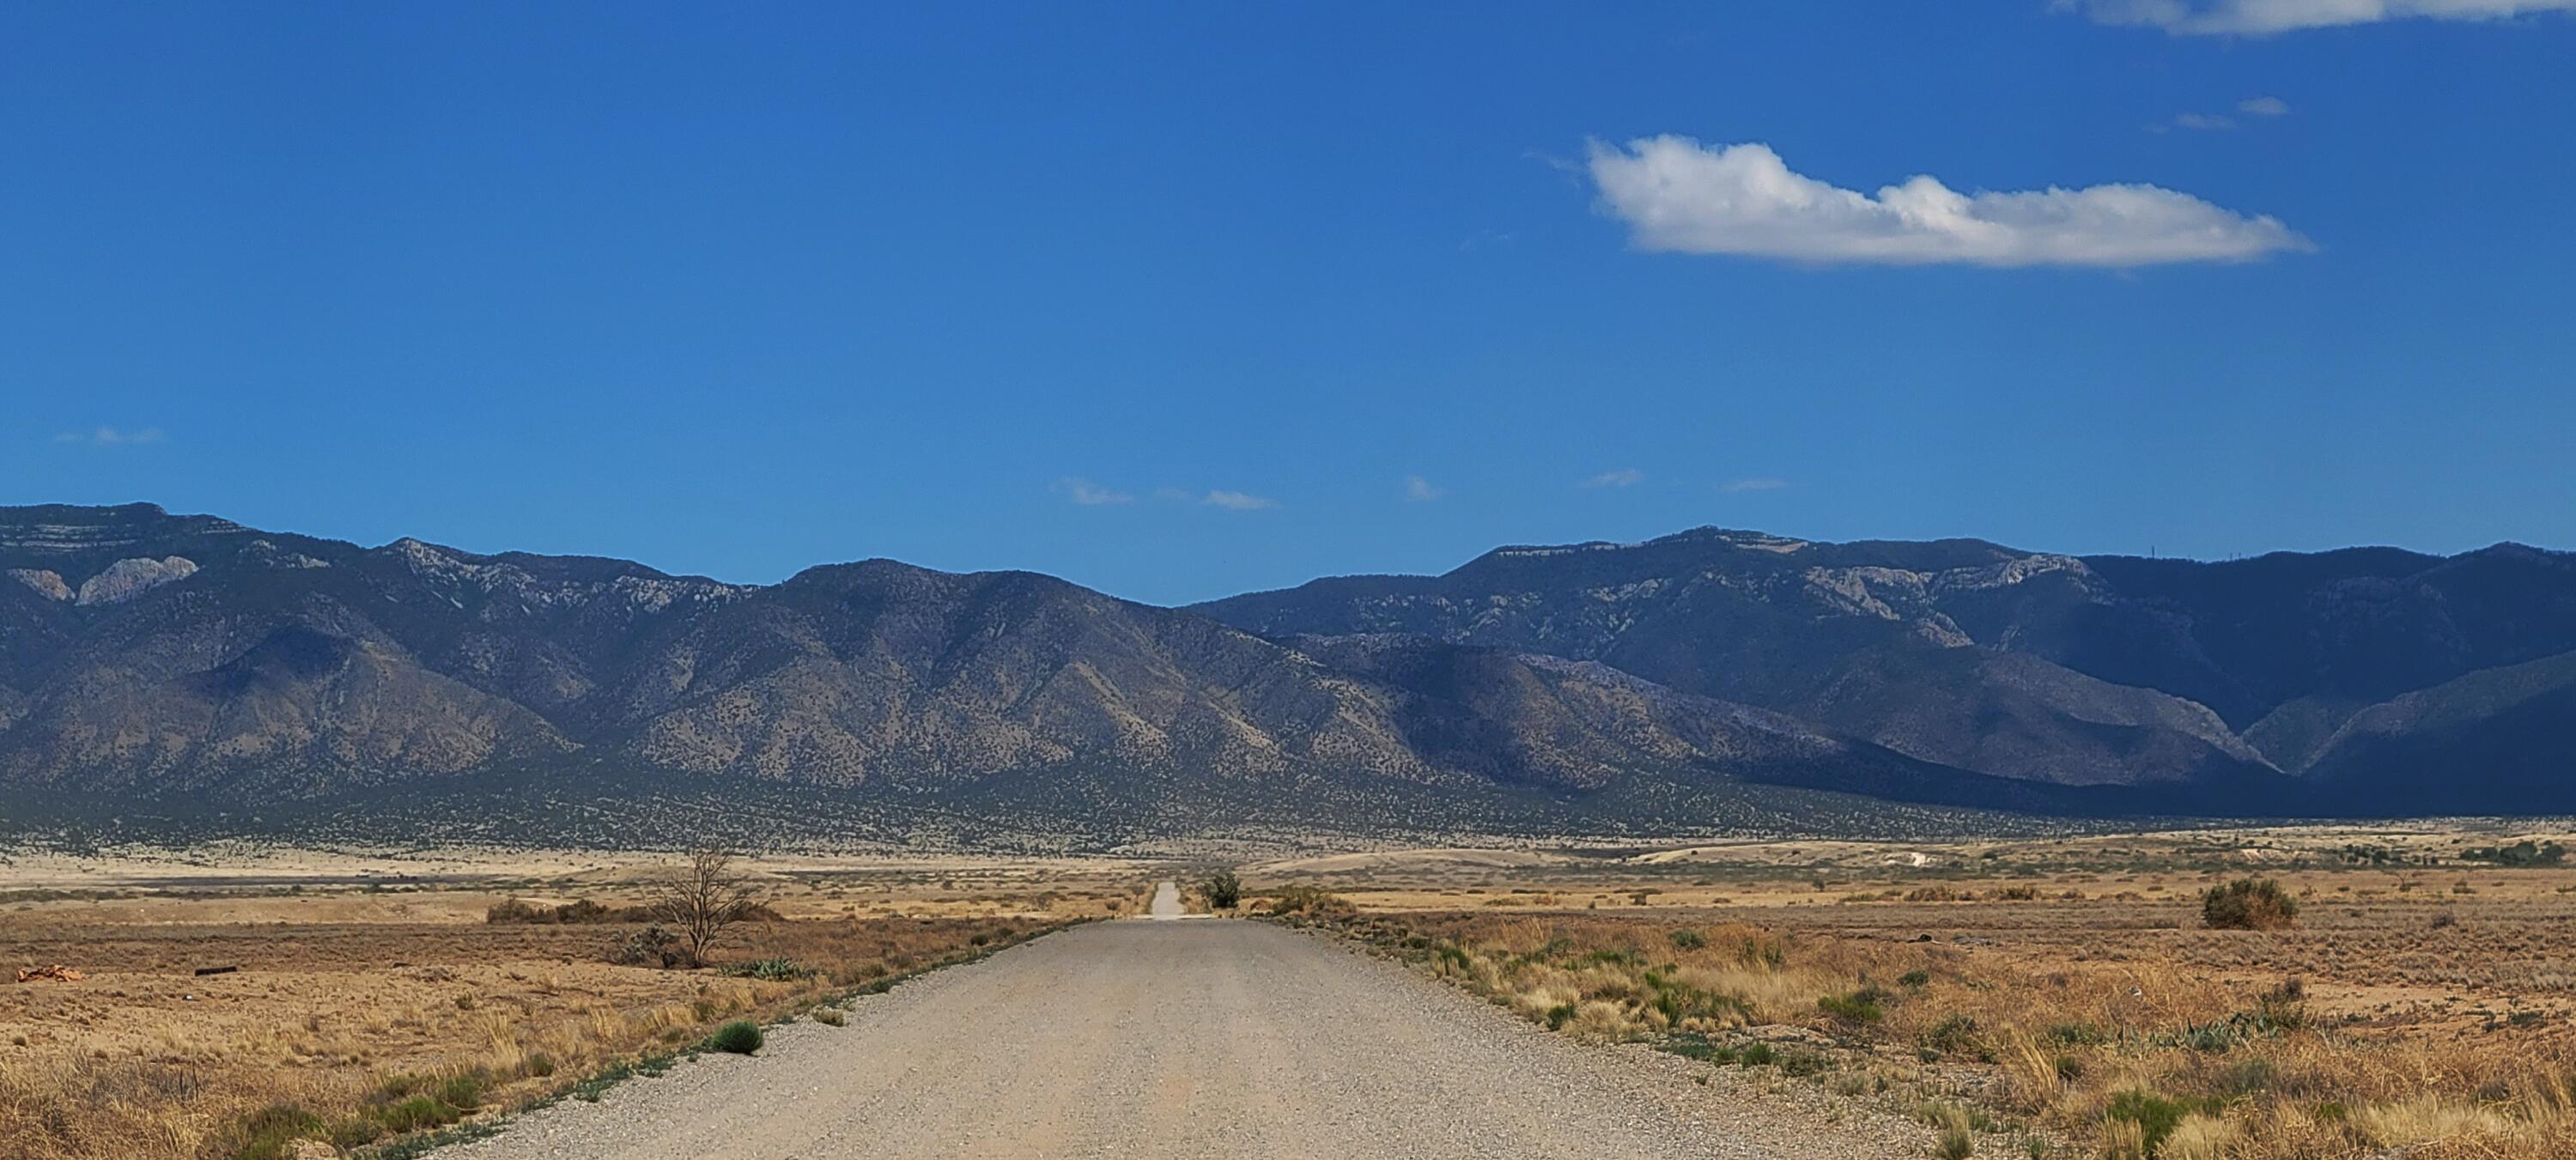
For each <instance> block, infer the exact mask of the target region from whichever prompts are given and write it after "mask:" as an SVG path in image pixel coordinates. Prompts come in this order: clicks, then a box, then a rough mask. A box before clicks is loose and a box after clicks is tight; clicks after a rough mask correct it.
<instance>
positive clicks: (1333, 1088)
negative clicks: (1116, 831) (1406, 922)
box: [435, 919, 1921, 1160]
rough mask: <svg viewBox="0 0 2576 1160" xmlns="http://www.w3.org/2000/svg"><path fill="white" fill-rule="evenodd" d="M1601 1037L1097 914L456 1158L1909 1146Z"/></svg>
mask: <svg viewBox="0 0 2576 1160" xmlns="http://www.w3.org/2000/svg"><path fill="white" fill-rule="evenodd" d="M1704 1074H1705V1070H1704V1069H1702V1070H1701V1071H1699V1072H1694V1071H1692V1069H1690V1068H1688V1067H1686V1066H1685V1065H1684V1063H1683V1061H1681V1060H1679V1059H1676V1058H1674V1057H1671V1056H1662V1055H1656V1054H1653V1053H1649V1052H1646V1051H1644V1050H1643V1049H1616V1050H1614V1049H1605V1048H1596V1047H1586V1046H1584V1045H1581V1044H1577V1043H1574V1042H1571V1041H1570V1040H1568V1039H1566V1038H1564V1037H1562V1036H1556V1035H1551V1034H1548V1033H1546V1032H1544V1031H1541V1030H1539V1029H1537V1028H1535V1027H1532V1026H1530V1025H1528V1024H1525V1023H1523V1022H1521V1021H1519V1020H1516V1019H1512V1018H1511V1017H1509V1016H1508V1015H1505V1014H1503V1013H1502V1012H1499V1011H1497V1010H1495V1009H1493V1008H1491V1007H1489V1006H1486V1005H1483V1004H1480V1003H1477V1002H1476V1001H1474V1000H1472V999H1469V998H1467V997H1465V996H1463V995H1461V994H1459V993H1457V992H1456V991H1454V990H1452V989H1449V988H1446V987H1443V986H1441V985H1439V984H1437V983H1435V982H1432V981H1430V980H1427V979H1423V978H1421V977H1419V976H1416V975H1413V974H1411V973H1409V972H1406V971H1404V970H1403V969H1401V968H1399V967H1395V966H1393V965H1390V964H1387V963H1384V962H1381V961H1378V960H1375V959H1370V958H1367V957H1364V956H1362V955H1359V954H1357V953H1355V952H1353V951H1351V950H1349V949H1346V948H1344V947H1342V946H1340V945H1338V944H1335V943H1332V942H1329V941H1327V940H1324V939H1322V938H1318V937H1315V936H1310V935H1304V934H1299V933H1296V932H1292V931H1288V930H1283V929H1280V928H1277V927H1273V926H1270V925H1267V924H1261V923H1250V922H1241V921H1233V920H1223V919H1218V920H1209V921H1201V922H1150V921H1127V922H1109V923H1097V924H1093V925H1090V926H1085V927H1079V928H1076V929H1073V930H1070V931H1067V932H1064V933H1062V934H1057V935H1053V936H1050V937H1047V938H1044V939H1040V940H1038V941H1036V942H1033V943H1030V944H1027V945H1025V946H1022V947H1017V948H1014V949H1012V950H1009V951H1006V952H1004V953H1002V954H1000V955H997V956H995V957H993V958H992V959H990V960H987V961H985V962H983V963H980V964H976V965H973V966H967V967H960V968H955V969H951V970H947V971H942V972H939V973H937V974H935V975H932V976H930V977H928V978H926V979H923V980H920V981H918V982H915V983H910V984H906V985H905V986H903V987H900V988H897V989H896V990H895V991H893V992H892V993H890V994H888V995H885V996H882V997H878V998H871V999H868V1000H865V1001H862V1002H861V1003H860V1004H859V1005H858V1006H857V1007H855V1008H854V1009H853V1010H852V1011H851V1013H850V1017H849V1022H848V1025H847V1026H846V1027H841V1028H832V1027H826V1026H822V1025H819V1024H814V1023H810V1022H800V1023H797V1024H793V1025H790V1026H788V1027H784V1028H780V1029H778V1031H777V1033H776V1034H774V1035H773V1037H772V1039H771V1043H770V1046H769V1047H768V1048H767V1049H766V1050H764V1051H763V1052H762V1053H761V1055H760V1056H758V1057H754V1058H748V1059H745V1058H737V1057H709V1058H706V1059H703V1060H701V1061H699V1062H696V1063H693V1064H690V1065H687V1066H683V1067H680V1068H677V1069H674V1070H673V1071H671V1072H669V1073H667V1074H666V1075H664V1076H661V1077H658V1078H653V1079H642V1080H631V1081H629V1082H627V1083H625V1084H622V1085H619V1086H618V1087H616V1088H614V1089H611V1090H610V1091H609V1092H608V1094H607V1095H606V1097H605V1098H604V1099H602V1100H601V1101H600V1102H598V1103H583V1102H580V1101H566V1102H564V1103H561V1104H558V1105H555V1106H553V1107H550V1108H547V1109H543V1110H541V1111H538V1112H535V1113H531V1114H529V1115H527V1116H525V1117H522V1118H520V1119H519V1120H517V1121H515V1122H513V1123H511V1124H510V1125H509V1126H507V1127H506V1128H505V1129H504V1130H503V1131H502V1133H501V1134H500V1135H499V1136H497V1137H495V1138H493V1139H489V1140H484V1141H479V1142H476V1143H472V1144H465V1145H459V1146H454V1147H451V1148H448V1149H445V1150H442V1151H440V1152H438V1153H436V1154H435V1155H437V1156H439V1157H441V1158H442V1160H535V1158H540V1157H544V1158H560V1160H571V1158H582V1157H619V1158H632V1160H659V1158H670V1160H679V1158H682V1157H688V1158H698V1157H784V1156H794V1157H800V1158H811V1160H828V1158H832V1157H861V1156H865V1157H884V1158H902V1157H934V1156H936V1157H949V1156H970V1155H971V1156H978V1157H1004V1158H1008V1157H1313V1156H1334V1157H1350V1158H1354V1160H1369V1158H1376V1157H1390V1158H1391V1157H1578V1156H1580V1157H1631V1156H1633V1157H1730V1158H1738V1160H1745V1158H1766V1157H1768V1158H1779V1160H1809V1158H1813V1160H1824V1158H1826V1157H1836V1158H1850V1157H1873V1156H1896V1155H1912V1154H1915V1153H1916V1151H1917V1150H1919V1149H1920V1147H1921V1144H1920V1143H1919V1141H1907V1142H1903V1143H1900V1142H1899V1141H1900V1140H1903V1139H1904V1138H1905V1137H1904V1132H1903V1130H1902V1129H1901V1128H1891V1127H1890V1126H1889V1125H1883V1124H1875V1125H1874V1124H1868V1123H1865V1122H1862V1121H1859V1120H1854V1121H1850V1122H1845V1123H1840V1124H1824V1123H1819V1122H1817V1121H1816V1120H1814V1119H1812V1118H1807V1117H1802V1116H1798V1115H1796V1114H1794V1113H1792V1112H1789V1111H1787V1110H1783V1109H1777V1108H1770V1107H1766V1106H1764V1105H1763V1103H1762V1101H1760V1100H1759V1099H1756V1098H1751V1097H1749V1096H1746V1094H1745V1093H1741V1092H1731V1091H1730V1090H1729V1089H1728V1088H1727V1087H1726V1086H1725V1085H1724V1084H1717V1085H1710V1086H1703V1085H1702V1084H1700V1083H1697V1082H1695V1081H1694V1079H1693V1076H1694V1075H1704Z"/></svg>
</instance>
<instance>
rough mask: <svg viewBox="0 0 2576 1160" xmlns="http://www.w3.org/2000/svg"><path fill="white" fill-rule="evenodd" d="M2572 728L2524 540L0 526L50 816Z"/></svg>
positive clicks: (1974, 774) (1676, 818) (2575, 601)
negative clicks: (2115, 544) (312, 533)
mask: <svg viewBox="0 0 2576 1160" xmlns="http://www.w3.org/2000/svg"><path fill="white" fill-rule="evenodd" d="M2571 721H2576V558H2571V557H2570V556H2568V555H2566V554H2561V553H2552V552H2545V551H2539V550H2535V549H2530V548H2524V547H2519V546H2514V545H2500V546H2498V547H2495V548H2489V549H2485V550H2482V551H2477V552H2471V553H2466V554H2463V555H2460V556H2455V557H2448V558H2442V557H2432V556H2424V555H2418V554H2415V553H2409V552H2403V551H2397V550H2394V549H2380V548H2366V549H2353V550H2348V551H2339V552H2328V553H2322V554H2315V555H2296V554H2279V555H2272V556H2265V557H2261V558H2258V559H2251V560H2240V561H2228V562H2220V563H2200V562H2192V561H2181V560H2146V559H2136V558H2129V557H2072V556H2059V555H2049V554H2045V553H2033V552H2023V551H2017V550H2013V549H2008V548H2004V547H2000V546H1997V545H1994V544H1989V543H1984V542H1980V541H1967V540H1944V541H1934V542H1925V543H1899V542H1862V543H1848V544H1829V543H1815V542H1808V541H1801V540H1794V539H1787V538H1783V537H1779V536H1773V535H1767V534H1761V533H1754V532H1741V531H1727V530H1719V529H1699V530H1695V531H1690V532H1684V533H1681V534H1678V535H1674V536H1668V537H1664V538H1661V539H1657V540H1652V541H1648V542H1645V543H1639V544H1608V543H1592V544H1578V545H1566V546H1552V547H1507V548H1501V549H1497V550H1495V551H1492V552H1489V553H1487V554H1485V555H1484V556H1481V557H1478V558H1477V559H1475V560H1473V561H1470V562H1469V563H1467V564H1466V565H1464V566H1462V567H1460V568H1458V569H1456V570H1454V571H1452V572H1449V573H1447V574H1444V575H1441V576H1355V577H1341V578H1334V579H1327V580H1318V581H1315V582H1313V583H1310V584H1307V585H1304V586H1302V587H1299V588H1294V589H1288V590H1285V591H1280V592H1267V593H1256V594H1249V595H1244V596H1238V597H1233V598H1230V599H1226V600H1220V601H1215V602H1212V603H1209V604H1203V605H1198V606H1195V607H1191V608H1182V609H1172V608H1160V607H1154V606H1148V605H1142V604H1136V603H1132V602H1128V601H1123V600H1118V599H1115V598H1113V597H1110V596H1107V595H1104V594H1102V593H1099V592H1095V591H1092V590H1089V589H1086V588H1082V587H1080V586H1077V585H1074V584H1071V583H1068V582H1066V581H1063V580H1058V579H1055V578H1052V577H1047V576H1043V575H1038V574H1034V573H1026V572H992V573H977V574H971V575H957V574H949V573H942V572H936V571H931V570H928V569H923V568H917V567H913V566H909V565H905V564H901V563H896V562H893V561H887V560H869V561H864V562H860V563H852V564H833V565H825V566H821V567H816V568H812V569H808V570H806V571H804V572H802V573H799V574H797V575H796V576H794V577H791V578H789V579H788V580H786V581H784V582H781V583H778V584H772V585H743V584H729V583H724V582H720V581H716V580H711V579H706V578H703V577H691V576H672V575H666V574H664V573H661V572H658V571H655V570H653V569H651V568H648V567H645V566H643V565H640V564H635V563H631V562H628V561H622V560H611V559H599V558H589V557H563V556H540V555H530V554H524V553H504V554H499V555H478V554H474V553H469V552H463V551H458V550H455V549H451V548H445V547H440V546H437V545H433V544H428V543H424V542H421V541H418V540H412V539H403V540H396V541H394V542H392V543H390V544H386V545H383V546H381V547H362V546H358V545H354V544H349V543H344V542H339V541H333V540H326V539H319V538H313V537H306V536H298V535H293V534H288V533H280V532H267V531H259V530H255V529H251V528H248V527H244V526H242V525H239V524H236V523H233V522H230V521H227V520H223V519H220V518H216V517H212V516H194V515H172V514H169V513H167V512H164V511H163V510H161V509H160V508H158V507H154V506H151V505H146V504H136V505H126V506H121V507H74V506H66V505H49V506H35V507H0V802H5V801H7V800H9V799H16V800H17V801H19V802H20V803H22V810H21V812H33V811H32V809H31V808H28V807H27V806H26V803H36V802H40V801H41V802H44V803H47V805H46V808H48V809H54V808H72V809H82V808H90V809H114V810H121V811H131V810H135V809H150V810H154V811H163V812H174V813H187V812H225V811H234V812H238V811H265V812H270V813H279V812H292V811H296V810H303V811H306V812H307V814H308V815H309V814H312V813H314V812H317V811H320V812H327V811H334V810H337V811H342V812H345V811H346V810H347V809H349V808H352V806H351V803H360V802H365V801H370V800H384V799H387V798H389V797H390V798H399V799H402V800H406V801H409V802H411V803H413V804H414V805H415V806H418V805H420V804H421V803H430V804H431V806H432V807H433V808H432V809H431V812H432V813H435V812H436V810H435V808H434V807H435V803H437V802H439V801H440V800H441V799H442V795H450V794H463V793H465V792H467V789H468V787H489V786H491V785H494V784H496V783H507V784H528V785H543V786H547V787H549V791H550V792H554V793H558V794H561V793H569V794H572V795H574V796H575V797H577V798H580V799H583V800H588V801H616V800H620V799H621V798H626V797H636V798H641V797H645V796H648V795H655V794H667V793H669V792H672V791H673V789H674V788H675V787H677V788H678V789H681V790H684V791H687V792H690V793H694V794H697V795H700V796H701V797H702V798H705V799H707V800H715V801H721V800H722V799H724V798H725V797H726V796H727V795H736V794H741V795H748V794H761V795H770V796H769V799H765V800H773V799H774V798H775V795H777V794H781V793H785V794H789V795H791V796H796V795H802V796H801V797H799V798H798V800H805V799H807V798H810V799H811V800H813V801H816V802H831V803H842V804H840V805H836V806H834V807H833V808H850V809H859V808H874V807H872V806H870V805H869V804H868V803H875V805H876V806H882V805H884V804H885V803H890V802H901V803H910V805H911V806H912V807H918V808H921V809H936V810H939V811H943V812H946V813H954V812H957V811H965V812H968V813H977V812H980V813H981V814H983V815H985V816H991V817H1008V818H1009V819H1010V820H1011V822H1012V824H1016V825H1023V826H1031V825H1033V826H1037V827H1040V828H1044V827H1046V826H1049V825H1057V824H1061V825H1065V826H1094V827H1097V826H1102V825H1104V824H1106V825H1110V826H1111V827H1112V828H1117V829H1120V830H1121V832H1149V831H1155V830H1173V831H1179V830H1207V829H1223V828H1241V827H1269V828H1275V829H1280V830H1283V831H1284V830H1293V829H1296V828H1298V827H1301V826H1316V827H1322V828H1334V829H1388V828H1403V829H1405V830H1407V831H1409V832H1437V831H1440V830H1443V829H1482V830H1494V829H1508V828H1513V827H1516V826H1517V827H1532V828H1547V829H1556V830H1567V829H1574V830H1585V829H1589V830H1599V831H1604V832H1619V831H1627V832H1642V831H1646V830H1664V831H1672V830H1680V829H1725V828H1762V827H1771V828H1810V829H1834V828H1838V827H1842V828H1847V827H1848V826H1851V825H1861V824H1866V823H1867V822H1868V821H1870V820H1872V819H1878V820H1882V821H1883V820H1884V819H1887V818H1891V817H1904V816H1914V815H1913V813H1911V812H1910V811H1936V812H1937V811H1945V810H1946V811H1955V810H1961V809H1968V810H2000V811H2017V812H2023V813H2036V814H2046V815H2056V816H2066V815H2118V814H2135V813H2140V812H2157V813H2172V814H2199V815H2243V814H2284V813H2302V814H2337V815H2356V814H2387V813H2415V812H2470V811H2476V812H2494V811H2518V812H2523V811H2543V810H2564V809H2570V808H2576V778H2571V777H2570V776H2569V774H2570V773H2571V772H2576V771H2571V770H2570V768H2569V766H2570V764H2571V762H2570V755H2571V753H2576V746H2571V745H2570V743H2569V741H2568V736H2569V730H2568V727H2567V724H2566V723H2567V722H2571ZM477 792H480V790H479V789H478V790H477ZM66 803H68V805H66ZM1890 803H1901V804H1890ZM5 812H7V811H0V813H5ZM1104 819H1115V821H1114V822H1104ZM0 820H5V819H0Z"/></svg>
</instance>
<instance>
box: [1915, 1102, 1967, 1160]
mask: <svg viewBox="0 0 2576 1160" xmlns="http://www.w3.org/2000/svg"><path fill="white" fill-rule="evenodd" d="M1922 1115H1923V1122H1924V1123H1926V1124H1929V1125H1930V1126H1932V1127H1933V1128H1934V1129H1936V1130H1938V1131H1939V1132H1940V1133H1941V1135H1940V1137H1939V1138H1937V1139H1935V1140H1934V1141H1933V1143H1932V1154H1933V1155H1934V1156H1937V1157H1939V1158H1940V1160H1968V1157H1970V1156H1974V1155H1976V1154H1977V1135H1976V1132H1975V1131H1974V1123H1973V1122H1972V1121H1971V1120H1970V1118H1969V1116H1968V1110H1967V1109H1966V1108H1962V1107H1960V1106H1959V1105H1957V1104H1951V1103H1936V1104H1932V1105H1929V1106H1927V1107H1925V1108H1924V1109H1923V1113H1922Z"/></svg>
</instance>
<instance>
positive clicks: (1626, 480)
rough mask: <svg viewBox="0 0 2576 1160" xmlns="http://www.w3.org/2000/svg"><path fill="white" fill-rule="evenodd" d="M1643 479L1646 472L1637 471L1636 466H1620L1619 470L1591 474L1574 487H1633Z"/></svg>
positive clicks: (1642, 481)
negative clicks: (1590, 476)
mask: <svg viewBox="0 0 2576 1160" xmlns="http://www.w3.org/2000/svg"><path fill="white" fill-rule="evenodd" d="M1645 481H1646V473H1645V472H1642V471H1639V470H1637V469H1636V468H1633V467H1622V468H1620V469H1619V470H1617V471H1605V472H1602V473H1601V474H1599V475H1596V476H1593V477H1592V478H1590V479H1587V480H1584V481H1583V482H1581V483H1578V484H1576V485H1575V486H1576V487H1635V486H1636V485H1638V484H1640V483H1644V482H1645Z"/></svg>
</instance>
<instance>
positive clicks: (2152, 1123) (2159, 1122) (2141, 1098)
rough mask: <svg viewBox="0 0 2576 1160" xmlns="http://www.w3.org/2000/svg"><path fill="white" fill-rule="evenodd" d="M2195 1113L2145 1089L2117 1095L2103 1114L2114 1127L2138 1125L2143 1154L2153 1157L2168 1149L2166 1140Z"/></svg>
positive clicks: (2192, 1109)
mask: <svg viewBox="0 0 2576 1160" xmlns="http://www.w3.org/2000/svg"><path fill="white" fill-rule="evenodd" d="M2195 1110H2197V1109H2195V1108H2194V1107H2193V1106H2192V1105H2191V1104H2188V1103H2185V1102H2183V1101H2181V1100H2176V1099H2168V1098H2166V1097H2164V1096H2160V1095H2157V1094H2156V1093H2154V1092H2151V1091H2148V1090H2146V1089H2145V1088H2131V1089H2129V1090H2127V1091H2124V1092H2116V1093H2113V1094H2112V1096H2111V1102H2110V1104H2109V1105H2108V1106H2107V1107H2105V1108H2103V1110H2102V1117H2103V1119H2105V1120H2108V1121H2111V1122H2113V1123H2119V1122H2127V1123H2130V1124H2135V1125H2137V1129H2138V1144H2139V1149H2140V1151H2139V1154H2140V1155H2141V1156H2153V1155H2155V1154H2156V1150H2157V1149H2159V1148H2162V1147H2164V1143H2165V1138H2166V1137H2168V1136H2171V1135H2173V1133H2174V1129H2176V1128H2179V1127H2181V1126H2182V1121H2183V1118H2184V1117H2186V1116H2189V1115H2190V1114H2192V1112H2193V1111H2195Z"/></svg>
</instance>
